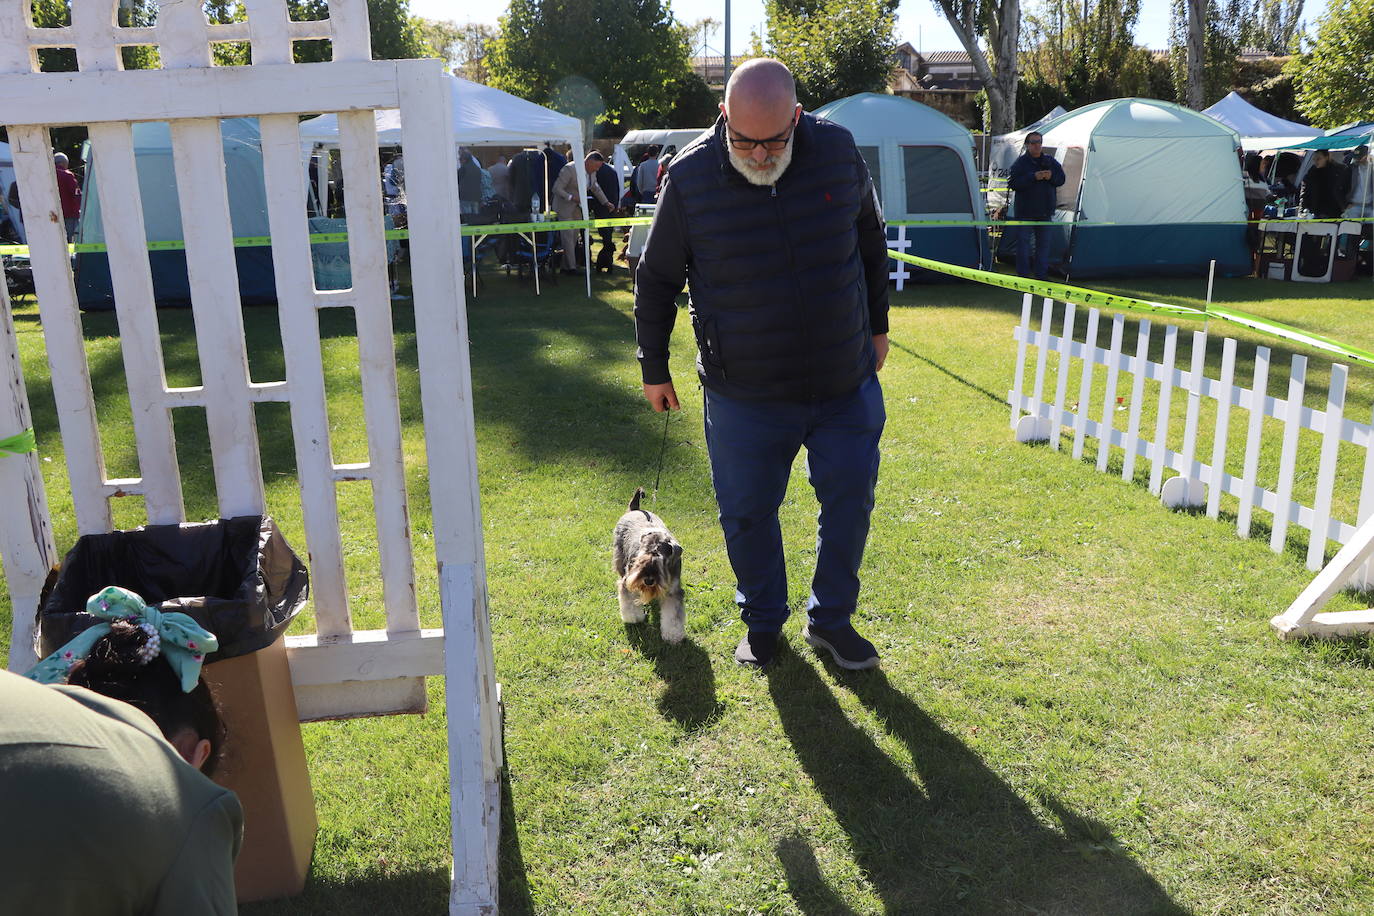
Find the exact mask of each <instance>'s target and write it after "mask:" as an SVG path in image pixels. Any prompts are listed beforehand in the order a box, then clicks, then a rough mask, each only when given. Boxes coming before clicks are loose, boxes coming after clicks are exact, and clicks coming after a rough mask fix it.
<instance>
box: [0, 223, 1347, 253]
mask: <svg viewBox="0 0 1374 916" xmlns="http://www.w3.org/2000/svg"><path fill="white" fill-rule="evenodd" d="M652 222H653V217H651V216H625V217H619V218H614V219H574V220H549V221H547V222H537V223H489V224H480V225H464V226H462V227H461V228H460V229H459V232H460V234H461V235H465V236H488V235H512V234H527V233H530V232H556V231H559V230H563V229H615V228H624V227H628V226H647V225H649V224H650V223H652ZM1298 222H1303V223H1370V222H1374V217H1359V218H1351V219H1346V218H1334V219H1305V220H1301V221H1299V220H1279V219H1262V220H1219V221H1210V222H1206V223H1187V224H1184V225H1186V226H1192V227H1207V226H1247V225H1248V226H1253V225H1257V224H1259V223H1278V224H1283V223H1292V224H1293V225H1294V227H1295V229H1296V225H1297V223H1298ZM887 225H889V226H914V227H931V226H933V227H970V228H987V227H997V226H1058V227H1060V228H1067V229H1094V228H1098V227H1102V226H1115V227H1129V226H1136V225H1149V224H1144V223H1113V222H1099V221H1094V220H1080V221H1078V222H1072V223H1066V222H1057V221H1054V220H1029V219H891V220H888V221H887ZM385 235H386V238H388V239H390V240H393V241H394V240H399V239H408V238H410V231H409V230H408V229H388V230H386V232H385ZM347 241H348V233H347V232H316V233H312V234H311V235H310V242H311V244H314V245H330V244H339V243H342V242H347ZM233 244H234V247H235V248H266V247H267V246H269V245H271V244H272V237H271V236H267V235H248V236H240V237H238V238H235V239H234V242H233ZM146 247H147V249H148V250H149V251H184V250H185V249H186V242H185V241H184V240H181V239H169V240H160V241H154V242H148V243H147V244H146ZM108 250H109V248H108V247H107V246H106V245H104V244H103V243H100V242H80V243H77V244H74V245H68V246H67V251H68V252H70V253H73V254H76V253H97V252H105V251H108ZM6 254H13V255H22V256H28V254H29V246H27V245H0V255H6Z"/></svg>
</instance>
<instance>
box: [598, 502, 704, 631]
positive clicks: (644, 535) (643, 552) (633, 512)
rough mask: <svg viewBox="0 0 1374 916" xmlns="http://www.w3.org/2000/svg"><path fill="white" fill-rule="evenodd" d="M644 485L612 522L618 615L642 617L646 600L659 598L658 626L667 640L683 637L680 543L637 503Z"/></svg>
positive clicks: (633, 619)
mask: <svg viewBox="0 0 1374 916" xmlns="http://www.w3.org/2000/svg"><path fill="white" fill-rule="evenodd" d="M643 497H644V488H643V487H639V488H638V489H636V490H635V495H634V498H633V499H631V500H630V508H629V510H628V511H627V512H626V513H625V514H624V515H622V516H621V517H620V521H618V522H616V526H615V541H614V544H613V546H612V551H613V564H612V565H613V567H614V569H615V574H616V575H617V576H619V577H620V578H619V580H618V581H617V583H616V585H617V587H618V589H619V592H620V619H621V620H623V621H625V622H626V623H642V622H643V620H644V617H645V613H646V611H645V605H647V604H649V603H650V602H652V601H655V600H657V601H658V628H659V633H660V634H662V636H663V641H664V642H666V643H679V642H682V638H683V636H684V635H685V634H686V627H687V616H686V612H685V611H684V609H683V606H682V598H683V592H682V545H681V544H679V543H678V541H677V538H675V537H674V536H673V533H672V532H671V531H669V530H668V526H667V525H665V524H663V519H661V518H659V517H658V516H657V515H654V514H653V513H652V512H650V511H649V510H648V509H641V508H639V501H640V499H642V498H643Z"/></svg>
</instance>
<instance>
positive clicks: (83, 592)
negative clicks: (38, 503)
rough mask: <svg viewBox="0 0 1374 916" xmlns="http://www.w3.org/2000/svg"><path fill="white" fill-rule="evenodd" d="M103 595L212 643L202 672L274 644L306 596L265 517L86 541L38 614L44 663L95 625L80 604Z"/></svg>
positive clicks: (302, 574) (306, 585)
mask: <svg viewBox="0 0 1374 916" xmlns="http://www.w3.org/2000/svg"><path fill="white" fill-rule="evenodd" d="M109 585H118V586H120V587H121V588H127V589H128V590H129V591H131V592H137V593H138V594H139V596H140V597H142V598H143V600H144V601H145V602H147V603H148V604H149V605H157V606H158V607H159V608H160V609H161V610H164V611H179V612H180V613H183V614H186V615H188V616H189V617H191V619H193V620H195V622H196V623H198V624H200V625H201V626H202V627H204V628H205V629H207V630H209V631H210V632H211V633H214V634H215V636H216V638H218V640H219V649H218V650H217V651H215V652H212V653H210V654H209V655H207V656H206V659H205V660H206V662H207V663H209V662H214V661H219V660H221V659H226V658H234V657H235V656H238V655H247V654H248V653H250V652H256V651H258V650H259V649H264V648H266V647H267V646H270V645H271V644H272V643H274V642H276V640H277V638H278V637H279V636H281V634H282V633H284V632H285V631H286V628H287V627H288V626H289V625H290V624H291V620H292V619H293V618H294V617H295V616H296V614H297V612H298V611H300V609H301V606H302V605H303V604H305V600H306V598H307V597H308V596H309V592H310V579H309V575H308V574H307V573H306V570H305V565H304V564H302V563H301V561H300V558H298V557H297V556H296V553H295V551H293V550H292V549H291V545H289V544H287V543H286V538H285V537H283V536H282V533H281V530H280V529H278V528H277V525H276V522H274V521H272V519H271V518H270V517H268V516H265V515H245V516H240V517H239V518H230V519H220V520H219V521H215V522H205V523H203V524H189V525H149V526H147V527H145V528H135V529H134V530H132V531H112V532H110V533H109V534H88V535H85V536H83V537H81V538H79V539H77V542H76V545H75V546H74V547H72V549H71V550H70V551H69V552H68V553H67V556H66V557H65V558H63V560H62V566H61V567H60V569H59V570H58V575H57V582H56V583H55V584H54V585H53V588H52V591H51V593H49V594H48V596H47V598H46V600H44V601H43V603H42V606H41V607H40V608H39V611H38V626H39V633H40V646H41V648H40V652H41V653H42V655H43V657H44V658H46V657H47V656H48V655H50V654H51V653H53V652H55V651H57V650H58V649H60V648H61V647H62V646H64V645H66V644H67V642H68V641H70V640H71V639H72V638H73V637H74V636H76V635H77V634H79V633H81V632H82V631H83V630H85V629H86V628H88V627H90V626H92V625H93V624H95V623H98V622H99V619H98V618H96V617H93V616H92V615H90V614H87V613H86V610H85V608H86V599H88V598H90V597H91V596H92V595H94V594H96V593H97V592H99V591H100V590H101V589H103V588H105V587H106V586H109Z"/></svg>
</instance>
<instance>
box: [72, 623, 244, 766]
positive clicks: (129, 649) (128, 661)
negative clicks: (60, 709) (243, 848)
mask: <svg viewBox="0 0 1374 916" xmlns="http://www.w3.org/2000/svg"><path fill="white" fill-rule="evenodd" d="M148 639H149V637H148V634H147V632H145V631H144V630H143V628H142V627H140V626H139V625H138V624H136V623H132V622H131V621H128V620H115V621H113V622H112V623H111V624H110V632H109V633H108V634H106V635H105V636H102V637H101V638H100V639H98V640H96V643H95V645H93V646H92V647H91V651H90V654H89V655H88V656H86V658H84V659H82V660H81V661H78V662H77V663H76V664H74V665H72V668H71V671H70V672H69V673H68V675H67V683H68V684H74V685H76V686H77V687H85V688H86V689H87V690H94V691H95V692H96V693H99V694H102V695H104V696H107V697H110V698H111V699H115V700H120V701H122V702H125V703H128V704H129V705H130V706H135V707H137V708H138V709H140V710H142V711H143V712H144V713H146V714H147V716H148V718H150V719H152V720H153V721H154V722H156V723H157V727H158V728H160V729H162V734H163V735H164V736H165V737H166V738H167V740H168V741H172V740H174V739H175V738H176V736H177V735H179V734H181V733H182V732H185V731H191V732H194V733H195V735H196V737H197V738H205V739H207V740H209V742H210V756H209V758H207V759H206V761H205V764H204V765H203V766H202V767H201V772H202V773H204V774H205V775H206V776H213V775H214V771H215V766H216V764H218V763H219V757H220V750H221V749H222V748H223V746H224V734H225V732H224V722H223V721H222V720H221V719H220V716H219V710H218V709H217V708H216V706H215V698H214V697H213V696H212V695H211V694H210V688H209V686H207V685H206V683H205V680H204V679H203V678H202V679H201V681H200V682H199V683H198V684H196V686H195V689H194V690H192V691H191V692H190V693H186V692H185V691H183V690H182V689H181V679H180V678H179V677H177V674H176V672H175V671H173V670H172V666H171V665H169V664H168V663H167V659H165V658H163V657H162V656H161V655H158V656H156V657H155V658H153V660H152V661H150V662H148V663H146V664H145V663H144V662H143V658H142V651H143V647H144V645H145V644H146V643H147V642H148Z"/></svg>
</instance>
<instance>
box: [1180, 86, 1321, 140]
mask: <svg viewBox="0 0 1374 916" xmlns="http://www.w3.org/2000/svg"><path fill="white" fill-rule="evenodd" d="M1202 113H1203V114H1205V115H1207V116H1208V117H1210V118H1212V119H1214V120H1216V121H1219V122H1221V123H1222V124H1225V125H1226V126H1227V127H1229V128H1231V129H1232V130H1234V131H1235V132H1236V133H1238V134H1240V136H1241V146H1242V147H1243V148H1244V149H1245V150H1246V151H1250V150H1260V149H1279V148H1281V147H1284V146H1291V145H1293V144H1294V143H1301V142H1302V141H1303V140H1307V139H1310V138H1311V137H1317V136H1320V135H1321V133H1322V132H1321V131H1320V130H1317V129H1316V128H1315V127H1308V126H1307V125H1306V124H1299V123H1298V122H1297V121H1287V120H1284V119H1283V118H1280V117H1278V116H1276V115H1271V114H1270V113H1269V112H1267V111H1264V110H1263V109H1260V108H1256V107H1255V106H1254V105H1251V104H1250V103H1249V102H1247V101H1245V99H1243V98H1241V97H1240V95H1239V94H1237V93H1235V92H1231V93H1228V94H1227V95H1226V97H1225V98H1223V99H1222V100H1221V101H1219V102H1217V103H1216V104H1215V105H1213V106H1212V107H1211V108H1204V109H1203V110H1202Z"/></svg>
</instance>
